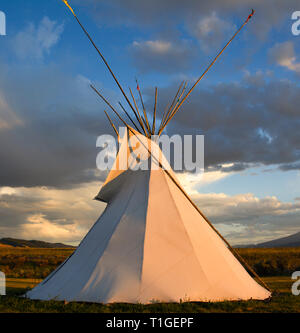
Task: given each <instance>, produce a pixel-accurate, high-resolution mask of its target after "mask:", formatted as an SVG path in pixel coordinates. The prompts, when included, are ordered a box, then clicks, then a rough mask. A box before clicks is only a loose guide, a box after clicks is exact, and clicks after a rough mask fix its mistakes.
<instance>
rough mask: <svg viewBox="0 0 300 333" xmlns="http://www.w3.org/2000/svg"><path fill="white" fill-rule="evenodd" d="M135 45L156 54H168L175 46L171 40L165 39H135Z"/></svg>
mask: <svg viewBox="0 0 300 333" xmlns="http://www.w3.org/2000/svg"><path fill="white" fill-rule="evenodd" d="M133 47H135V48H139V49H141V48H142V49H145V50H148V51H149V52H151V53H154V54H167V53H169V52H170V51H172V49H173V48H174V46H173V45H172V43H171V42H168V41H163V40H148V41H145V42H136V41H134V42H133Z"/></svg>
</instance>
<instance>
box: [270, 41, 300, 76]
mask: <svg viewBox="0 0 300 333" xmlns="http://www.w3.org/2000/svg"><path fill="white" fill-rule="evenodd" d="M269 56H270V58H271V60H272V61H273V62H274V63H276V64H278V65H280V66H282V67H285V68H288V69H289V70H291V71H294V72H296V73H298V74H300V62H297V59H296V55H295V49H294V44H293V43H292V42H285V43H277V44H275V46H274V47H273V48H272V49H270V50H269Z"/></svg>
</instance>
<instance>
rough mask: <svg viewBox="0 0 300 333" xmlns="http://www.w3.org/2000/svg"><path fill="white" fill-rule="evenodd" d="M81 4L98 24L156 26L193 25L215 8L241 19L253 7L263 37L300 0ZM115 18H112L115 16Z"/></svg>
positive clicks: (255, 27) (221, 14) (94, 0)
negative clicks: (191, 23) (192, 23)
mask: <svg viewBox="0 0 300 333" xmlns="http://www.w3.org/2000/svg"><path fill="white" fill-rule="evenodd" d="M74 2H75V3H77V5H78V6H85V7H87V9H88V10H90V12H91V13H92V14H93V15H94V17H95V20H96V21H97V22H99V24H103V23H106V24H111V25H119V24H128V25H139V26H155V27H156V28H157V24H159V25H160V26H161V27H162V28H164V27H165V26H167V25H169V26H173V27H176V26H178V24H180V23H183V24H185V25H190V22H194V23H195V27H196V26H197V21H198V20H199V19H201V18H205V17H206V16H211V15H212V13H213V12H216V13H217V14H218V15H219V17H226V16H227V17H230V18H232V16H233V15H235V16H238V17H239V18H240V19H241V18H244V17H246V15H248V14H249V11H250V9H251V8H254V9H255V10H256V14H255V17H254V19H253V20H254V24H251V25H250V26H249V29H250V30H251V31H252V32H254V33H255V34H256V36H258V37H259V38H260V39H263V38H265V37H266V36H267V34H268V32H269V31H270V30H271V28H272V27H273V26H274V25H278V24H280V22H282V21H283V20H285V19H290V17H291V13H292V12H293V11H295V10H297V9H298V5H299V2H298V0H289V1H281V0H265V1H260V0H244V1H240V2H237V1H235V0H228V1H223V0H211V1H194V0H187V1H181V0H164V1H161V0H152V1H139V0H127V1H122V0H112V1H109V2H107V1H104V0H86V1H85V2H84V3H83V2H82V1H80V0H75V1H74ZM112 18H113V19H112Z"/></svg>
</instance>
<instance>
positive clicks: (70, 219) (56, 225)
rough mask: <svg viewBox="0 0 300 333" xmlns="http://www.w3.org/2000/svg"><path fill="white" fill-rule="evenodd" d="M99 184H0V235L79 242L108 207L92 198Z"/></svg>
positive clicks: (71, 242) (69, 242) (70, 242)
mask: <svg viewBox="0 0 300 333" xmlns="http://www.w3.org/2000/svg"><path fill="white" fill-rule="evenodd" d="M100 185H101V183H100V182H94V183H86V184H82V185H81V186H79V187H77V188H72V189H55V188H47V187H32V188H25V187H19V188H12V187H0V198H1V200H0V215H1V224H0V234H1V236H2V237H16V238H25V239H38V240H44V241H49V242H63V243H68V244H77V243H78V242H79V241H80V240H81V239H82V238H83V237H84V235H85V234H86V233H87V231H88V230H89V229H90V227H91V226H92V224H93V223H95V221H96V220H97V218H98V217H99V215H100V214H101V212H102V210H103V209H104V207H105V204H104V203H101V202H99V201H95V200H93V198H94V197H95V195H96V194H97V193H98V191H99V189H100Z"/></svg>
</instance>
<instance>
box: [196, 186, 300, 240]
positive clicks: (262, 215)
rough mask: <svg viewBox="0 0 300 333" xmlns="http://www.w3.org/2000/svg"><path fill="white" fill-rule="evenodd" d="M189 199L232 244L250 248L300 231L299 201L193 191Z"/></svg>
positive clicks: (250, 194) (247, 194)
mask: <svg viewBox="0 0 300 333" xmlns="http://www.w3.org/2000/svg"><path fill="white" fill-rule="evenodd" d="M192 198H193V200H194V201H195V202H196V203H197V205H198V207H199V208H200V209H201V210H202V211H203V213H204V214H205V215H206V216H208V217H209V218H210V220H211V221H212V222H213V223H214V224H215V225H216V227H217V229H219V230H220V231H221V232H222V233H223V234H224V235H226V237H227V238H228V239H229V240H230V241H231V242H233V243H234V244H247V243H248V244H249V243H252V244H253V243H257V242H261V241H266V240H271V239H274V238H277V237H283V236H286V235H289V234H292V233H295V232H297V231H299V221H300V202H299V201H295V202H281V201H280V200H278V198H276V197H274V196H272V197H264V198H261V199H260V198H257V197H256V196H254V195H253V194H252V193H245V194H238V195H234V196H229V195H226V194H223V193H219V194H216V193H210V194H200V193H197V192H195V191H194V193H192Z"/></svg>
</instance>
